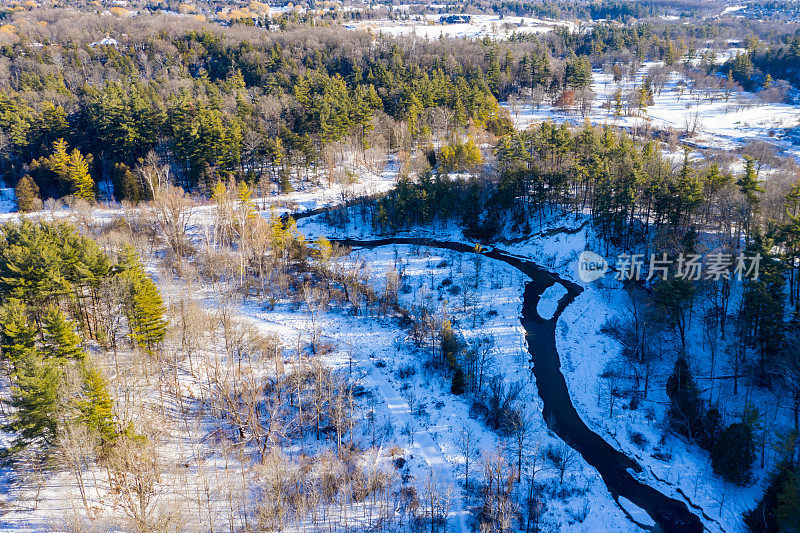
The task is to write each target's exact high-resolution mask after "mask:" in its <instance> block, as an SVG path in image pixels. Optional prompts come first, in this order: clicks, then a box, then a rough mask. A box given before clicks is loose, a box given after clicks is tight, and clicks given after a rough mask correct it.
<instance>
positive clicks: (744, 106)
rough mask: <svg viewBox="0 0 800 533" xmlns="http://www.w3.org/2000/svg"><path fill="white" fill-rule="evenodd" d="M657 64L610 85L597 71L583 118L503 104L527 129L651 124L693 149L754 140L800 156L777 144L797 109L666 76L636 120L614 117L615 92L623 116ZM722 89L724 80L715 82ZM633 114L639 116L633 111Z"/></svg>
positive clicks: (794, 148)
mask: <svg viewBox="0 0 800 533" xmlns="http://www.w3.org/2000/svg"><path fill="white" fill-rule="evenodd" d="M658 66H661V64H660V63H654V62H648V63H645V64H643V65H642V67H641V68H640V69H639V70H638V71H637V73H636V76H635V77H634V79H632V80H630V79H628V78H623V80H622V81H621V82H620V83H615V82H614V81H613V76H612V75H611V74H609V73H606V72H603V71H600V70H596V71H595V72H594V73H593V84H592V92H593V93H594V94H595V97H594V102H593V104H592V107H591V110H590V111H589V113H588V114H587V116H586V117H584V116H582V115H581V113H580V112H578V111H573V112H564V111H562V110H559V109H556V108H554V107H553V106H551V105H550V104H549V103H547V102H546V101H545V102H543V103H542V104H541V105H540V106H539V107H538V108H537V107H536V105H534V104H533V103H532V102H531V101H530V100H529V99H528V98H527V97H520V98H518V99H517V100H516V101H512V102H511V103H509V102H503V104H502V105H503V106H504V107H505V108H507V109H508V110H509V112H510V114H511V118H512V120H513V121H514V123H515V125H516V126H517V127H519V128H526V127H528V126H529V125H531V124H535V123H538V122H541V121H544V120H554V121H556V122H567V123H571V124H575V125H578V126H580V125H581V124H583V123H584V122H585V120H586V119H587V118H588V119H589V120H590V121H591V122H592V123H594V124H611V125H615V126H618V127H622V128H634V127H635V128H640V129H642V128H643V127H646V126H647V125H650V126H651V127H652V128H653V129H655V130H663V131H669V130H674V131H675V132H676V134H677V135H679V136H681V137H685V136H686V132H687V131H694V135H693V136H692V137H691V138H687V139H686V140H687V141H689V142H691V143H694V144H695V145H697V146H698V147H707V148H716V149H721V150H731V149H736V148H739V147H741V146H742V145H743V144H746V143H747V142H750V141H754V140H762V141H768V142H771V143H775V144H776V145H777V146H779V147H780V148H782V149H785V150H786V151H787V152H789V153H793V154H795V155H800V145H792V143H791V142H790V141H789V140H788V139H782V137H783V135H784V132H785V130H786V129H787V128H794V127H797V126H799V125H800V106H797V105H791V104H781V103H765V102H763V101H762V100H760V99H759V98H758V97H757V96H756V95H754V94H752V93H748V92H741V93H735V92H733V93H731V94H730V96H729V97H728V98H726V97H725V94H724V91H723V90H720V89H715V90H713V91H709V92H706V91H705V90H704V89H701V88H693V87H692V82H691V81H688V80H686V79H684V78H683V77H682V76H681V75H680V74H678V73H676V72H671V73H670V74H669V77H668V78H667V80H666V83H665V84H664V88H663V89H662V91H661V92H660V93H656V94H654V95H653V102H654V104H653V105H652V106H648V107H646V108H645V110H644V112H643V113H641V114H640V115H638V114H637V115H635V116H626V115H625V114H624V113H623V114H622V116H616V109H615V108H616V106H615V95H616V94H617V92H618V91H619V92H620V93H621V96H622V105H623V106H624V107H625V108H626V109H625V110H624V111H627V105H626V97H627V95H628V94H630V93H631V91H633V90H634V89H636V88H639V87H642V85H643V83H644V79H645V77H646V76H647V74H648V71H649V70H650V69H651V68H652V67H658ZM720 83H721V84H724V80H720ZM637 113H638V111H637Z"/></svg>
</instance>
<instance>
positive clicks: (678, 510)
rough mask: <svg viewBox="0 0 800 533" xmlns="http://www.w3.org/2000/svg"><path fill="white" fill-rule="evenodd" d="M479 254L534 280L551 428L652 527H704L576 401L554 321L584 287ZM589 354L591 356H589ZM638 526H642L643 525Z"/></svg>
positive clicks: (531, 300) (529, 331) (449, 245)
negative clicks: (554, 298)
mask: <svg viewBox="0 0 800 533" xmlns="http://www.w3.org/2000/svg"><path fill="white" fill-rule="evenodd" d="M331 241H332V242H338V243H339V244H342V245H346V246H352V247H359V248H375V247H378V246H387V245H393V244H406V245H419V246H429V247H433V248H443V249H447V250H453V251H456V252H465V253H476V251H475V249H474V248H473V247H472V246H470V245H468V244H465V243H461V242H449V241H436V240H431V239H425V238H414V237H391V238H384V239H375V240H353V239H331ZM480 253H482V254H484V255H485V256H487V257H490V258H492V259H497V260H499V261H503V262H505V263H507V264H509V265H511V266H513V267H515V268H517V269H518V270H520V271H522V272H524V273H525V274H527V275H528V276H529V277H530V278H531V281H529V282H527V283H526V284H525V292H524V293H523V297H522V317H521V322H522V326H523V328H524V329H525V339H526V341H527V344H528V352H529V353H530V355H531V361H532V363H533V374H534V377H535V378H536V388H537V389H538V392H539V396H540V397H541V398H542V402H543V406H544V407H543V409H542V415H543V416H544V420H545V423H546V424H547V426H548V427H549V428H550V429H551V430H553V432H555V434H556V435H558V436H559V438H561V439H562V440H563V441H564V442H565V443H567V445H569V446H570V447H571V448H573V449H575V450H576V451H577V452H578V453H580V454H581V456H582V457H583V458H584V460H585V461H586V462H587V463H589V464H590V465H592V466H593V467H594V468H595V469H596V470H597V471H598V472H599V474H600V476H601V477H602V479H603V481H604V482H605V484H606V487H607V488H608V491H609V492H610V493H611V495H612V496H613V497H614V498H615V499H618V498H619V497H623V498H626V499H627V500H629V501H630V502H632V503H633V504H634V505H637V506H638V507H640V508H641V509H643V510H644V511H645V512H647V514H648V515H650V517H651V518H652V519H653V521H654V522H655V523H656V524H657V526H656V527H655V528H651V529H653V530H654V531H665V532H670V533H672V532H675V533H695V532H696V533H700V532H701V531H703V524H702V522H701V521H700V519H699V518H698V517H697V516H696V515H695V514H693V513H692V512H691V511H689V508H688V507H687V505H686V504H685V503H684V502H681V501H679V500H675V499H673V498H670V497H668V496H666V495H664V494H662V493H661V492H659V491H658V490H656V489H654V488H653V487H651V486H649V485H646V484H644V483H642V482H641V481H639V480H638V479H636V478H635V477H634V476H633V475H632V474H631V471H633V472H641V470H642V467H641V466H640V465H639V464H638V463H636V461H634V460H633V459H631V458H630V457H628V456H627V455H625V454H624V453H622V452H620V451H619V450H617V449H615V448H614V447H612V446H611V445H610V444H608V443H607V442H606V441H605V440H604V439H603V438H602V437H600V435H598V434H597V433H594V432H593V431H592V430H590V429H589V428H588V427H587V426H586V424H585V423H584V422H583V420H582V419H581V417H580V415H578V412H577V411H576V410H575V406H574V405H573V404H572V400H571V398H570V396H569V391H568V390H567V384H566V381H565V380H564V375H563V374H562V373H561V360H560V358H559V355H558V351H557V350H556V322H557V321H558V317H559V315H561V313H562V311H563V310H564V309H565V308H566V307H567V306H568V305H569V304H570V303H572V302H573V301H574V300H575V298H576V297H577V296H578V295H579V294H580V293H581V291H582V290H583V289H582V288H581V287H580V286H578V285H576V284H575V283H572V282H570V281H567V280H565V279H562V278H560V277H559V276H557V275H556V274H553V273H551V272H548V271H547V270H544V269H543V268H541V267H539V266H538V265H536V264H535V263H533V262H531V261H528V260H527V259H524V258H521V257H518V256H515V255H512V254H509V253H505V252H502V251H500V250H497V249H495V248H492V247H487V248H485V249H482V250H481V251H480ZM556 282H558V283H561V284H562V285H563V286H564V287H565V288H566V289H567V291H568V292H567V294H566V295H565V296H564V297H563V298H562V299H561V301H560V302H559V305H558V309H557V311H556V313H555V314H554V315H553V317H552V318H551V319H549V320H544V319H542V318H541V317H540V316H539V314H538V313H537V311H536V307H537V304H538V303H539V298H540V297H541V294H542V293H543V292H544V291H545V289H547V288H548V287H550V286H551V285H553V284H554V283H556ZM587 356H591V355H590V354H587ZM639 525H641V526H642V527H644V526H643V525H642V524H639Z"/></svg>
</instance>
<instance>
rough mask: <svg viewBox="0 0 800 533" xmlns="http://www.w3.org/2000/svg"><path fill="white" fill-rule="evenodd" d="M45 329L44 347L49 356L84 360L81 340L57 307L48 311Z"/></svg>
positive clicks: (45, 318)
mask: <svg viewBox="0 0 800 533" xmlns="http://www.w3.org/2000/svg"><path fill="white" fill-rule="evenodd" d="M43 327H44V346H45V351H46V353H47V354H48V355H50V356H52V357H57V358H61V359H83V356H84V354H83V350H82V349H81V346H80V344H81V338H80V337H79V336H78V334H77V333H75V328H74V327H73V325H72V323H71V322H70V321H69V320H67V317H65V316H64V313H62V312H61V310H60V309H58V308H56V307H51V308H50V309H48V311H47V313H46V314H45V317H44V323H43Z"/></svg>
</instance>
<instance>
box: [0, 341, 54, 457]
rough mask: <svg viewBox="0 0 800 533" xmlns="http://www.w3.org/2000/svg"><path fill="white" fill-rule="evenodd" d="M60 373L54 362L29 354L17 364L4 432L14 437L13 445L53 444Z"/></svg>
mask: <svg viewBox="0 0 800 533" xmlns="http://www.w3.org/2000/svg"><path fill="white" fill-rule="evenodd" d="M61 383H62V370H61V368H60V365H59V363H58V362H57V361H53V360H48V359H43V358H42V357H41V355H40V354H38V353H32V354H29V355H28V356H26V357H25V358H24V359H23V360H21V361H19V363H18V364H17V370H16V372H14V374H13V380H12V385H11V398H10V399H9V400H8V404H9V405H10V406H11V407H12V408H13V410H12V411H11V413H10V416H9V423H8V424H7V425H6V427H5V428H4V429H6V430H7V431H12V432H14V433H16V434H17V437H16V439H15V446H17V447H23V446H25V445H27V444H30V443H33V442H38V441H41V442H43V443H44V444H45V445H51V444H53V443H54V442H55V439H56V435H57V430H58V419H57V412H58V406H59V389H60V387H61Z"/></svg>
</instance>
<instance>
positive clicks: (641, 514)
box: [617, 496, 656, 526]
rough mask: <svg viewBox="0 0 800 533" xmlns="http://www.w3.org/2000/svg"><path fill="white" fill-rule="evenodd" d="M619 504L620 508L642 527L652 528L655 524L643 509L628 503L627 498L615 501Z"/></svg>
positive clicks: (621, 497) (630, 502) (622, 497)
mask: <svg viewBox="0 0 800 533" xmlns="http://www.w3.org/2000/svg"><path fill="white" fill-rule="evenodd" d="M617 501H618V502H619V505H620V507H622V508H623V509H625V512H627V513H628V514H629V515H631V518H633V519H634V520H636V521H637V522H638V523H640V524H642V525H643V526H654V525H656V523H655V522H654V521H653V519H652V518H650V515H649V514H647V513H646V512H645V511H644V509H642V508H641V507H639V506H638V505H636V504H635V503H633V502H632V501H630V500H629V499H628V498H625V497H624V496H620V497H619V499H618V500H617Z"/></svg>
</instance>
